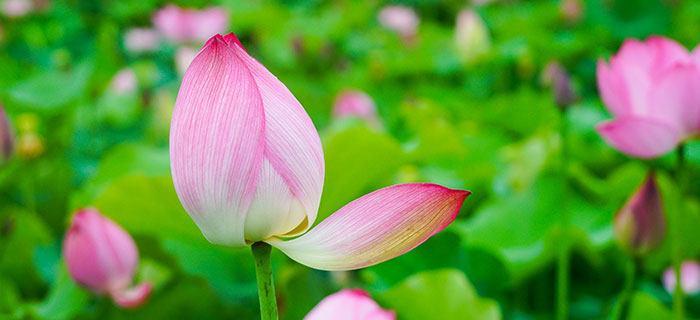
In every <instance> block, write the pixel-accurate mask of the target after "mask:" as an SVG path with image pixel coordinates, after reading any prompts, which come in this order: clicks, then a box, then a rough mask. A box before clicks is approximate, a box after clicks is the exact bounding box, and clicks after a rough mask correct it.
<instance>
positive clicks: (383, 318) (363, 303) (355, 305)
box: [304, 289, 396, 320]
mask: <svg viewBox="0 0 700 320" xmlns="http://www.w3.org/2000/svg"><path fill="white" fill-rule="evenodd" d="M394 319H396V314H395V313H394V312H393V311H389V310H384V309H382V308H381V307H380V306H379V305H378V304H377V303H376V302H374V300H372V298H370V296H369V294H368V293H367V292H365V291H364V290H360V289H345V290H342V291H339V292H336V293H334V294H332V295H330V296H328V297H326V298H325V299H323V300H322V301H321V302H320V303H319V304H318V305H316V307H314V308H313V310H311V312H309V314H307V315H306V317H304V320H394Z"/></svg>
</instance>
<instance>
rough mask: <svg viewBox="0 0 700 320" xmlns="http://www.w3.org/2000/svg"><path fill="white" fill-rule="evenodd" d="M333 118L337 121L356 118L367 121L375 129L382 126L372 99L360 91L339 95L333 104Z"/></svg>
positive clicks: (345, 92)
mask: <svg viewBox="0 0 700 320" xmlns="http://www.w3.org/2000/svg"><path fill="white" fill-rule="evenodd" d="M333 117H334V118H336V119H343V118H351V117H354V118H359V119H362V120H365V121H367V123H368V124H370V125H371V126H373V127H375V128H378V127H380V126H381V125H380V122H379V118H378V117H377V107H376V106H375V105H374V101H373V100H372V97H370V96H369V95H367V94H366V93H364V92H362V91H358V90H345V91H342V92H341V93H340V94H338V96H337V97H336V98H335V103H334V104H333Z"/></svg>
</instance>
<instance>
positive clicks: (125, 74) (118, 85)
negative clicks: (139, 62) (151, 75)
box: [109, 68, 138, 94]
mask: <svg viewBox="0 0 700 320" xmlns="http://www.w3.org/2000/svg"><path fill="white" fill-rule="evenodd" d="M137 85H138V80H137V79H136V73H134V70H131V69H129V68H124V69H122V70H120V71H119V72H117V74H116V75H115V76H114V78H112V81H111V82H110V84H109V88H110V90H112V91H114V92H115V93H117V94H128V93H132V92H134V91H136V86H137Z"/></svg>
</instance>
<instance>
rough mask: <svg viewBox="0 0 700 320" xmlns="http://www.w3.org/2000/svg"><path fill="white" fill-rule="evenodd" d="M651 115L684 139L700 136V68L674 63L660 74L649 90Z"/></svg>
mask: <svg viewBox="0 0 700 320" xmlns="http://www.w3.org/2000/svg"><path fill="white" fill-rule="evenodd" d="M650 116H653V117H656V118H659V119H662V120H663V121H664V122H666V123H669V124H674V125H675V126H676V130H677V131H679V132H680V133H681V135H682V136H683V137H684V138H685V137H688V136H691V135H693V134H697V133H700V69H698V67H697V66H695V65H694V64H677V65H675V66H673V67H670V68H669V69H667V70H666V71H665V72H664V73H663V74H661V75H660V76H659V77H658V79H657V80H656V83H655V85H654V87H653V88H652V89H651V93H650Z"/></svg>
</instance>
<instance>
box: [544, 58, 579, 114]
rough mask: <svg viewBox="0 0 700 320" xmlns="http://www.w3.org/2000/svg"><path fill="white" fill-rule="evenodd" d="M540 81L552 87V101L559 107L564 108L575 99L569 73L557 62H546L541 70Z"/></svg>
mask: <svg viewBox="0 0 700 320" xmlns="http://www.w3.org/2000/svg"><path fill="white" fill-rule="evenodd" d="M542 82H543V83H544V84H545V85H546V86H551V87H552V91H553V92H554V102H555V103H556V104H557V106H558V107H559V108H566V107H568V106H569V105H571V104H572V103H574V102H575V101H576V99H577V97H576V93H575V92H574V88H573V86H572V85H571V78H569V73H568V72H566V69H564V66H562V65H561V64H560V63H559V62H556V61H554V62H550V63H548V64H547V66H546V67H545V68H544V70H543V72H542Z"/></svg>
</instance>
